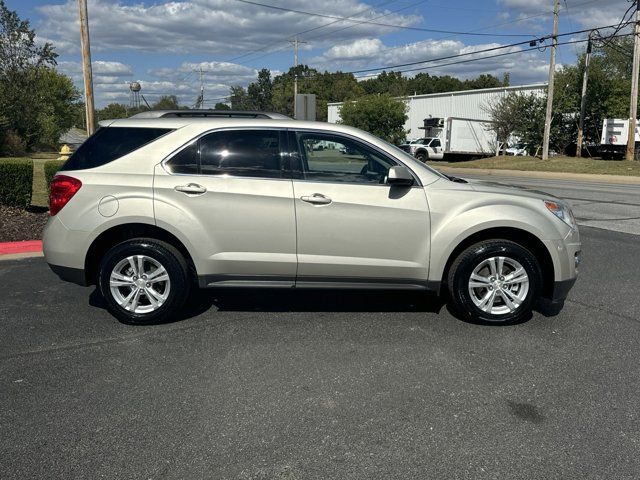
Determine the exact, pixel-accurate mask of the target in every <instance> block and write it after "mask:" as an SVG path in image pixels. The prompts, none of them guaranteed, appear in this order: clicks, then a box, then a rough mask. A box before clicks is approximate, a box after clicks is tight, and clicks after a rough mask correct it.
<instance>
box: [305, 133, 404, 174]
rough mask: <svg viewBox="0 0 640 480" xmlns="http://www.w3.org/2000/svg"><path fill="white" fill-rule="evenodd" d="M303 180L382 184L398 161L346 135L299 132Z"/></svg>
mask: <svg viewBox="0 0 640 480" xmlns="http://www.w3.org/2000/svg"><path fill="white" fill-rule="evenodd" d="M297 140H298V148H299V150H300V153H301V160H302V170H303V175H304V178H305V179H306V180H313V181H318V182H347V183H365V184H380V183H384V182H385V180H386V177H387V174H388V172H389V168H391V167H392V166H394V165H397V163H395V162H393V160H391V159H389V158H387V157H385V156H383V155H381V154H380V153H378V152H377V151H375V150H374V149H373V148H370V147H368V146H366V145H364V144H362V143H360V142H357V141H354V140H351V139H349V138H345V137H341V136H337V135H331V134H324V133H307V132H301V133H298V135H297Z"/></svg>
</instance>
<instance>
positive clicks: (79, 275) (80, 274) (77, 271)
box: [49, 263, 87, 287]
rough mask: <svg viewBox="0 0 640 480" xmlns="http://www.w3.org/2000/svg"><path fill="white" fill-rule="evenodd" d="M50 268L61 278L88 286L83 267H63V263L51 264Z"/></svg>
mask: <svg viewBox="0 0 640 480" xmlns="http://www.w3.org/2000/svg"><path fill="white" fill-rule="evenodd" d="M49 268H51V270H52V271H53V273H55V274H56V275H57V276H58V277H59V278H60V280H64V281H65V282H71V283H75V284H76V285H82V286H83V287H86V286H87V277H86V275H85V273H84V269H83V268H71V267H63V266H61V265H52V264H51V263H50V264H49Z"/></svg>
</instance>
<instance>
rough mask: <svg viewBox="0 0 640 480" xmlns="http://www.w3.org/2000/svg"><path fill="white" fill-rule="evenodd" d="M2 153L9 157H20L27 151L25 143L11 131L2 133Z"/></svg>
mask: <svg viewBox="0 0 640 480" xmlns="http://www.w3.org/2000/svg"><path fill="white" fill-rule="evenodd" d="M0 149H1V150H2V153H3V154H4V155H7V156H9V157H20V156H22V155H24V154H25V153H26V151H27V144H26V142H25V141H24V140H23V139H22V137H20V135H18V134H17V133H16V132H14V131H13V130H8V131H6V132H5V133H4V135H3V139H2V145H1V148H0Z"/></svg>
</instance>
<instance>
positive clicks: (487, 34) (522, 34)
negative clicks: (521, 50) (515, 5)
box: [236, 0, 531, 37]
mask: <svg viewBox="0 0 640 480" xmlns="http://www.w3.org/2000/svg"><path fill="white" fill-rule="evenodd" d="M236 2H241V3H246V4H249V5H256V6H259V7H264V8H271V9H273V10H280V11H284V12H292V13H298V14H300V15H308V16H312V17H321V18H331V19H337V20H345V21H348V22H354V21H357V22H361V23H365V24H367V25H376V26H378V27H388V28H399V29H404V30H413V31H416V32H428V33H446V34H452V35H470V36H481V37H487V36H491V37H531V35H527V34H524V33H514V34H511V33H479V32H458V31H451V30H438V29H433V28H421V27H410V26H406V25H397V24H391V23H381V22H374V21H370V20H366V21H365V20H352V19H349V18H347V17H338V16H336V15H328V14H324V13H313V12H306V11H304V10H295V9H292V8H285V7H278V6H276V5H268V4H266V3H259V2H253V1H251V0H236Z"/></svg>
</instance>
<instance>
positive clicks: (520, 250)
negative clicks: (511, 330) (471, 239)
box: [448, 240, 542, 323]
mask: <svg viewBox="0 0 640 480" xmlns="http://www.w3.org/2000/svg"><path fill="white" fill-rule="evenodd" d="M448 285H449V293H450V295H451V300H452V303H453V305H452V306H453V309H454V310H455V311H456V313H458V314H459V315H461V316H462V317H464V318H466V319H468V320H473V321H480V322H490V323H517V322H519V321H522V320H524V319H526V318H527V317H528V316H529V315H530V314H531V309H532V308H533V305H534V302H535V300H536V298H537V297H538V294H539V292H540V289H541V285H542V273H541V270H540V265H539V263H538V260H537V259H536V257H535V256H534V255H533V254H532V253H531V252H529V250H527V249H526V248H524V247H522V246H521V245H519V244H517V243H514V242H511V241H508V240H487V241H483V242H479V243H476V244H475V245H472V246H470V247H469V248H467V249H466V250H464V251H463V252H462V253H461V254H460V255H459V256H458V257H457V258H456V259H455V261H454V262H453V264H452V265H451V268H450V269H449V276H448Z"/></svg>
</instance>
